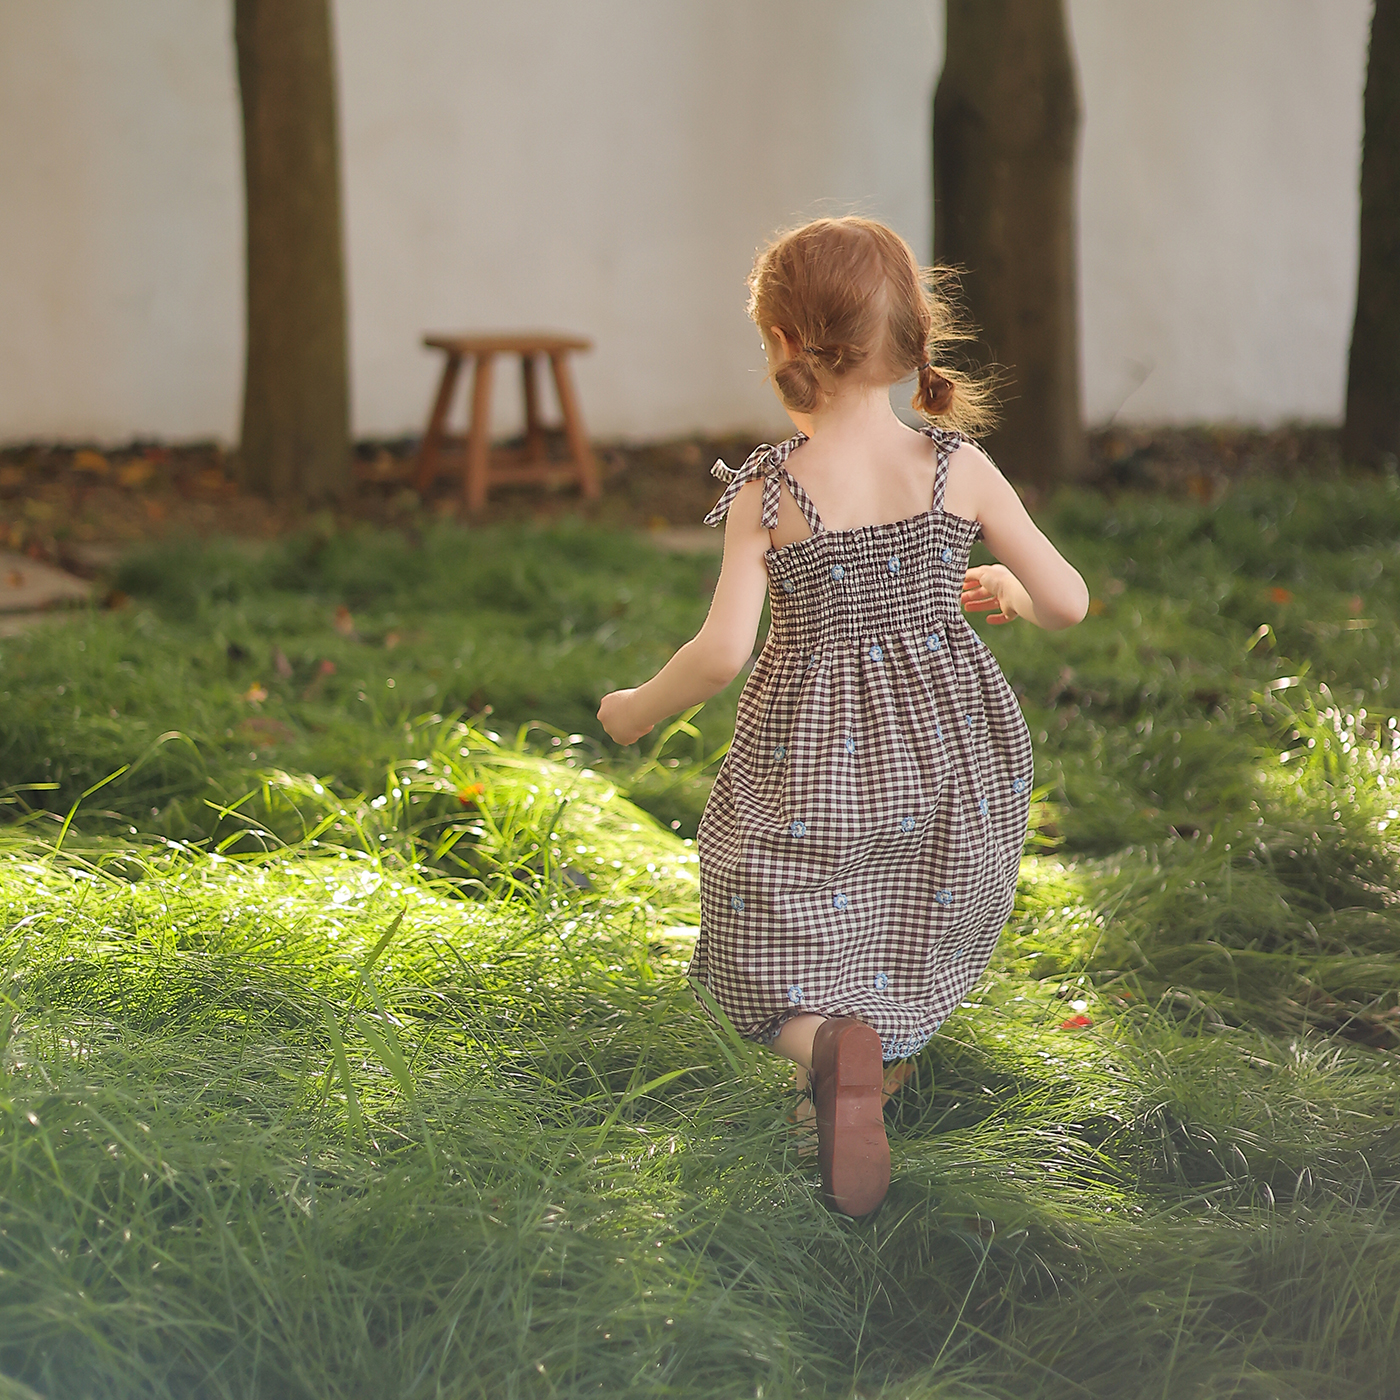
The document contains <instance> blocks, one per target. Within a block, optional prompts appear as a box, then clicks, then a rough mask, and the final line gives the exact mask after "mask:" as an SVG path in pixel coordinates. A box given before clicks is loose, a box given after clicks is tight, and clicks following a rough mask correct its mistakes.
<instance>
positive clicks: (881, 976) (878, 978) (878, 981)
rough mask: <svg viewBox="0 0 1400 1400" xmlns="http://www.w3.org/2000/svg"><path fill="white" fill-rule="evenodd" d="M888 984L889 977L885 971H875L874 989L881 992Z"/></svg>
mask: <svg viewBox="0 0 1400 1400" xmlns="http://www.w3.org/2000/svg"><path fill="white" fill-rule="evenodd" d="M889 985H890V977H889V973H887V972H877V973H876V974H875V990H876V991H877V992H883V991H884V990H885V988H886V987H888V986H889Z"/></svg>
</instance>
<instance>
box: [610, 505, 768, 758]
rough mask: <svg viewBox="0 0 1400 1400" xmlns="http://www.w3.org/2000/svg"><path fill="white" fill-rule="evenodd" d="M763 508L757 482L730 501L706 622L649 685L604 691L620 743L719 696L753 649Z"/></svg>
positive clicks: (762, 579)
mask: <svg viewBox="0 0 1400 1400" xmlns="http://www.w3.org/2000/svg"><path fill="white" fill-rule="evenodd" d="M762 509H763V485H762V482H759V481H751V482H749V483H748V484H747V485H746V486H744V487H743V488H742V489H741V490H740V491H739V493H738V495H736V496H735V497H734V501H733V503H732V504H731V506H730V507H729V516H728V518H727V520H726V522H725V527H724V563H723V564H722V565H721V567H720V572H719V582H718V583H717V584H716V585H715V596H714V598H713V600H712V601H711V603H710V611H709V613H708V615H707V616H706V618H705V625H704V626H703V627H701V629H700V630H699V632H697V633H696V634H695V636H694V637H692V638H691V639H690V641H688V642H687V643H686V644H685V645H684V646H683V647H681V649H680V650H679V651H678V652H677V653H676V654H675V655H674V656H673V657H672V658H671V659H670V660H669V661H668V662H667V663H666V664H665V665H664V666H663V667H662V668H661V670H659V671H658V672H657V673H656V674H655V675H654V676H653V677H652V678H651V679H650V680H649V681H647V682H646V683H645V684H644V685H639V686H638V687H637V688H636V689H635V690H614V691H613V692H612V693H611V694H609V695H605V696H604V697H603V703H602V704H601V705H599V706H598V719H599V720H600V721H601V723H602V726H603V728H604V729H605V730H607V732H608V737H609V738H610V739H612V740H613V741H614V742H615V743H618V744H634V743H636V741H637V740H638V739H640V738H641V737H642V735H643V734H646V733H648V732H649V731H650V730H651V729H653V728H654V727H655V726H656V723H657V721H658V720H662V719H665V718H666V716H667V715H673V714H675V713H676V712H677V711H679V710H684V709H686V708H688V707H689V706H691V705H698V704H699V703H700V702H701V701H703V700H708V699H709V698H710V697H711V696H712V695H717V694H719V692H720V691H721V690H723V689H724V687H725V686H727V685H728V684H729V683H730V681H732V680H733V679H734V677H735V676H737V675H738V674H739V672H740V671H741V670H743V668H744V664H745V662H747V661H748V659H749V657H750V656H751V655H753V643H754V637H755V636H756V635H757V633H758V622H759V618H760V617H762V615H763V600H764V598H765V597H766V596H767V592H768V571H767V569H766V568H765V567H764V563H763V556H764V554H765V553H766V552H767V550H768V547H769V541H768V531H767V530H765V529H764V528H763V524H762V518H761V517H762Z"/></svg>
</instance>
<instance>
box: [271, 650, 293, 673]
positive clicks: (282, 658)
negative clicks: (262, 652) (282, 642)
mask: <svg viewBox="0 0 1400 1400" xmlns="http://www.w3.org/2000/svg"><path fill="white" fill-rule="evenodd" d="M272 669H273V670H274V671H276V672H277V674H278V675H279V676H281V677H282V679H283V680H286V679H287V677H288V676H290V675H291V674H292V663H291V662H290V661H288V660H287V653H286V652H284V651H283V650H282V648H281V647H273V648H272Z"/></svg>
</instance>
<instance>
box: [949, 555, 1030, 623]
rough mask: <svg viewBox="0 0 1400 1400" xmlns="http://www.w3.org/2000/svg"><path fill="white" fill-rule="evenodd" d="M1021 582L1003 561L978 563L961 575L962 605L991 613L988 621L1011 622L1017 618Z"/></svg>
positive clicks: (1021, 591)
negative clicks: (993, 610)
mask: <svg viewBox="0 0 1400 1400" xmlns="http://www.w3.org/2000/svg"><path fill="white" fill-rule="evenodd" d="M1025 592H1026V590H1025V588H1024V587H1022V585H1021V581H1020V580H1019V579H1018V578H1017V577H1016V575H1015V574H1013V573H1012V572H1011V570H1010V569H1008V568H1007V567H1006V565H1005V564H982V565H979V566H978V567H977V568H975V569H969V570H968V571H967V573H966V574H965V575H964V576H963V586H962V605H963V608H964V610H965V611H967V612H992V609H993V608H995V609H996V611H995V612H992V615H991V616H990V617H989V618H988V619H987V621H988V622H990V623H996V624H1000V623H1003V622H1013V621H1015V619H1016V618H1018V617H1020V615H1021V611H1020V609H1019V608H1018V607H1017V602H1018V601H1019V600H1020V599H1021V598H1023V597H1024V596H1025Z"/></svg>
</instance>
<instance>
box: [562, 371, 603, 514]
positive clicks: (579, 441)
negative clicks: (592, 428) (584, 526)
mask: <svg viewBox="0 0 1400 1400" xmlns="http://www.w3.org/2000/svg"><path fill="white" fill-rule="evenodd" d="M549 364H550V368H551V369H553V371H554V388H555V391H556V392H557V393H558V395H559V408H560V411H561V412H562V413H563V415H564V432H565V434H566V435H567V436H568V439H569V456H570V457H572V458H573V462H574V467H575V468H576V469H577V472H578V484H579V489H580V490H581V491H582V492H583V494H584V496H586V497H587V498H588V499H590V500H592V499H594V498H596V497H597V496H598V495H599V494H600V488H599V486H598V464H597V462H595V461H594V460H593V449H592V448H591V447H590V446H589V445H588V434H587V433H585V432H584V430H583V415H582V414H581V413H580V412H579V408H578V396H577V395H576V394H575V393H574V384H573V380H572V379H571V378H570V376H569V361H568V352H567V351H565V350H557V351H555V352H554V353H553V354H551V355H550V357H549Z"/></svg>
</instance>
